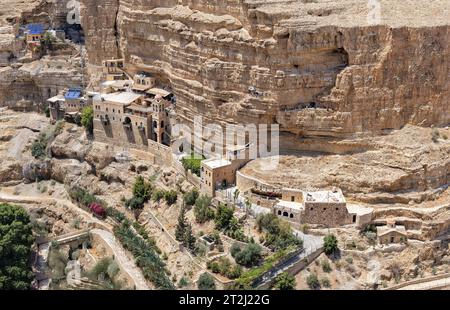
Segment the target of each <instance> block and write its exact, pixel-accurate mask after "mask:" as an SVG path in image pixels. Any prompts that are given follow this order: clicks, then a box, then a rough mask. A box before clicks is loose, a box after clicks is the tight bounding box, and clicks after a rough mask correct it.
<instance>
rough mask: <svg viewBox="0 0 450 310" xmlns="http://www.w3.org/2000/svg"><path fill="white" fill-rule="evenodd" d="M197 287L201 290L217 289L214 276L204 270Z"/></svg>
mask: <svg viewBox="0 0 450 310" xmlns="http://www.w3.org/2000/svg"><path fill="white" fill-rule="evenodd" d="M197 287H198V289H199V290H215V289H216V284H215V283H214V278H213V277H212V276H211V275H210V274H209V273H207V272H204V273H202V275H201V276H200V278H199V279H198V283H197Z"/></svg>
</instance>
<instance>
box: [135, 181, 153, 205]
mask: <svg viewBox="0 0 450 310" xmlns="http://www.w3.org/2000/svg"><path fill="white" fill-rule="evenodd" d="M151 192H152V184H151V183H150V182H147V181H145V180H144V178H143V177H142V176H138V177H137V178H136V180H135V181H134V185H133V197H135V198H138V199H141V200H142V201H143V202H145V201H148V200H149V199H150V196H151Z"/></svg>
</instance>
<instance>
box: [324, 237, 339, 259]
mask: <svg viewBox="0 0 450 310" xmlns="http://www.w3.org/2000/svg"><path fill="white" fill-rule="evenodd" d="M323 248H324V251H325V254H327V255H330V254H333V253H335V252H336V251H337V250H338V241H337V239H336V236H335V235H333V234H328V235H326V236H325V237H323Z"/></svg>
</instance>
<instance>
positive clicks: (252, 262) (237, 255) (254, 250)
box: [230, 243, 262, 267]
mask: <svg viewBox="0 0 450 310" xmlns="http://www.w3.org/2000/svg"><path fill="white" fill-rule="evenodd" d="M261 251H262V248H261V246H260V245H258V244H255V243H249V244H248V245H246V246H245V247H244V248H243V249H241V248H240V247H239V245H237V243H234V244H233V245H232V246H231V249H230V252H231V256H232V257H233V258H234V260H235V261H236V263H238V264H239V265H242V266H245V267H252V266H256V265H258V264H259V263H260V261H261V258H262V254H261Z"/></svg>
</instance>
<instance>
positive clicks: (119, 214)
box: [106, 207, 126, 223]
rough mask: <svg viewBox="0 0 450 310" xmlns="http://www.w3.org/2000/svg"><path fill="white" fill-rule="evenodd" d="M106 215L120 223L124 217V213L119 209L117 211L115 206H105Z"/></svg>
mask: <svg viewBox="0 0 450 310" xmlns="http://www.w3.org/2000/svg"><path fill="white" fill-rule="evenodd" d="M106 215H107V216H109V217H112V218H113V219H115V220H116V221H118V222H119V223H122V222H123V221H124V220H125V219H126V216H125V214H123V213H122V212H120V211H118V210H116V209H115V208H112V207H108V208H106Z"/></svg>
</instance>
